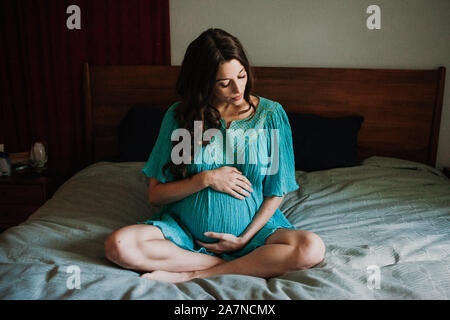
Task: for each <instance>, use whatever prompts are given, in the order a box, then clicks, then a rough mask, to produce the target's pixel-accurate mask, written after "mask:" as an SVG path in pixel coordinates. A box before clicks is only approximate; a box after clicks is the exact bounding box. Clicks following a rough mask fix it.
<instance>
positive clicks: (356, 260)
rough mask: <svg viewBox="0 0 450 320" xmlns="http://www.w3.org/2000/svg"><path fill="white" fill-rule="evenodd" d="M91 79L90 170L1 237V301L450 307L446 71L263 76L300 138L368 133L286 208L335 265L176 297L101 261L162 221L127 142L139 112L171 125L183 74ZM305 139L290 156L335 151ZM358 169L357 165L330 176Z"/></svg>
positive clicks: (92, 70) (206, 286) (197, 283)
mask: <svg viewBox="0 0 450 320" xmlns="http://www.w3.org/2000/svg"><path fill="white" fill-rule="evenodd" d="M84 71H85V81H84V83H85V87H84V98H85V106H86V126H85V127H86V144H87V146H88V148H87V153H86V159H85V161H86V162H85V165H86V166H85V168H84V169H83V170H81V171H80V172H78V173H76V174H75V175H74V176H73V177H71V178H70V179H69V180H68V181H66V182H65V183H64V184H63V185H62V186H61V187H60V188H59V189H58V190H57V191H56V193H55V194H54V196H53V197H52V198H51V199H50V200H49V201H47V202H46V203H45V204H44V205H43V206H42V207H41V208H39V209H38V210H37V211H36V212H35V213H34V214H33V215H31V216H30V217H29V218H28V220H27V221H25V222H23V223H21V224H20V225H18V226H15V227H12V228H10V229H8V230H6V231H5V232H3V233H2V234H0V299H8V300H12V299H151V300H156V299H158V300H159V299H161V300H166V299H175V300H178V299H180V300H190V299H196V300H210V299H211V300H212V299H225V300H228V299H238V300H240V299H257V300H259V299H261V300H262V299H264V300H267V299H268V300H271V299H282V300H285V299H293V300H299V299H449V297H450V232H449V230H450V182H449V179H447V177H445V176H444V175H443V174H442V173H441V172H440V171H439V170H437V169H436V168H435V162H436V151H437V145H438V135H439V125H440V118H441V109H442V101H443V88H444V79H445V68H442V67H441V68H437V69H432V70H400V69H389V70H388V69H349V68H341V69H339V68H279V67H255V68H254V72H255V76H256V86H255V88H254V92H255V93H257V94H258V95H260V96H262V97H266V98H268V99H271V100H274V101H278V102H279V103H280V104H281V105H282V106H283V107H284V109H285V110H286V111H287V112H288V113H289V115H290V117H292V118H290V119H292V122H291V125H292V124H295V123H299V122H298V121H302V120H305V118H297V117H298V116H300V117H302V116H303V115H305V114H307V115H313V116H317V117H321V118H318V121H319V123H320V121H322V120H323V121H325V122H322V124H326V123H327V122H326V121H328V120H329V119H332V118H333V119H343V118H347V119H349V118H351V117H353V119H356V118H357V119H360V122H359V123H360V126H357V127H356V129H353V131H352V133H350V135H351V138H349V139H347V140H346V143H347V142H348V144H349V145H350V148H349V149H348V150H349V151H348V152H346V153H348V154H347V155H346V156H347V158H346V157H344V156H343V155H342V154H341V153H344V151H334V152H335V153H333V154H328V156H329V157H330V159H329V160H330V161H328V163H323V164H320V165H321V167H320V166H319V167H315V168H313V167H309V168H308V169H307V170H306V169H305V168H306V167H301V165H302V164H307V163H308V162H307V161H306V160H307V159H302V160H301V161H299V162H298V163H299V164H298V165H299V167H298V168H297V165H296V171H295V177H296V180H297V183H298V184H299V186H300V189H299V190H297V191H294V192H291V193H289V194H287V195H286V196H285V198H284V200H283V202H282V204H281V206H280V209H281V211H282V212H283V213H284V214H285V216H286V217H287V219H288V220H289V221H290V222H291V223H292V224H293V225H294V226H296V227H297V228H299V229H306V230H310V231H312V232H315V233H317V234H318V235H319V236H321V237H322V239H323V240H324V242H325V244H326V247H327V251H326V255H325V259H324V261H322V262H321V263H320V264H319V265H317V266H315V267H314V268H312V269H308V270H301V271H296V272H291V273H287V274H284V275H282V276H279V277H275V278H271V279H262V278H257V277H250V276H242V275H220V276H213V277H210V278H206V279H194V280H192V281H189V282H186V283H180V284H168V283H160V282H155V281H151V280H147V279H142V278H140V277H139V274H138V273H137V272H134V271H132V270H125V269H122V268H120V267H118V266H116V265H114V264H112V263H111V262H109V261H108V260H107V259H106V258H105V256H104V247H103V243H104V240H105V238H106V237H107V236H108V234H110V233H111V232H112V231H113V230H115V229H118V228H120V227H122V226H125V225H129V224H134V223H136V221H143V220H145V219H147V218H148V217H150V216H151V215H153V214H155V213H156V212H158V210H160V208H158V207H155V206H152V205H150V204H149V202H148V191H147V186H148V181H147V179H146V178H145V177H144V175H143V174H142V173H141V171H140V170H141V169H142V167H143V165H144V162H143V161H137V160H136V159H133V157H128V158H124V157H122V156H123V147H122V145H123V144H121V142H120V141H121V140H120V137H119V132H120V130H119V128H123V119H126V118H127V115H129V114H130V111H131V110H134V108H135V107H136V106H137V105H140V106H141V108H142V106H144V107H143V108H144V109H146V108H153V109H154V111H155V112H156V110H159V113H160V114H161V113H162V112H164V110H166V109H167V108H168V107H169V106H170V105H172V104H173V102H175V101H177V100H178V99H177V96H176V94H175V92H174V88H173V87H174V82H175V79H176V76H177V74H178V72H179V67H176V66H89V65H88V64H85V66H84ZM146 110H147V111H148V110H150V109H146ZM355 117H356V118H355ZM308 119H309V118H308ZM362 119H363V120H362ZM296 121H297V122H296ZM308 121H309V120H308ZM336 123H337V122H336ZM325 127H327V128H328V126H327V125H325ZM339 128H341V129H342V128H344V129H345V128H348V125H346V124H342V123H341V126H339V125H336V127H335V129H336V130H340V129H339ZM157 129H158V128H156V129H155V128H153V130H156V131H157ZM292 129H293V132H294V131H295V134H297V136H298V135H299V134H300V133H301V132H302V131H301V130H303V129H301V128H300V129H299V128H298V126H297V125H292ZM342 130H343V129H342ZM295 134H294V140H295V141H294V144H296V146H294V149H296V148H304V147H305V146H308V148H310V152H311V154H312V153H315V152H325V154H326V152H327V150H329V149H331V148H332V146H328V145H327V143H330V142H327V141H328V140H327V139H325V140H324V139H322V140H316V141H315V142H319V144H320V146H321V148H318V149H317V143H314V144H309V145H308V144H307V142H305V141H303V140H302V142H301V143H300V140H301V139H296V136H295ZM303 134H304V136H305V137H313V138H314V139H318V137H317V136H316V135H313V136H311V135H309V136H308V135H307V134H306V133H305V132H303ZM326 137H327V136H326V135H325V138H326ZM311 139H312V138H311ZM320 141H321V142H320ZM333 144H334V142H333ZM314 146H315V147H316V149H314V148H313V147H314ZM318 150H319V151H318ZM297 151H298V149H296V152H297ZM352 152H353V153H352ZM322 154H323V153H322ZM348 157H350V158H351V157H353V162H352V161H350V162H346V163H336V162H333V160H336V159H338V158H342V159H344V158H345V159H347V160H348ZM345 159H344V160H345ZM327 165H328V166H327ZM302 169H303V170H302Z"/></svg>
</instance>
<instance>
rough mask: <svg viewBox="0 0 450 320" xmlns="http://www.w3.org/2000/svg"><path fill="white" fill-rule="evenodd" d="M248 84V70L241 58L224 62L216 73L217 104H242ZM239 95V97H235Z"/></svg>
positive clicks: (214, 94)
mask: <svg viewBox="0 0 450 320" xmlns="http://www.w3.org/2000/svg"><path fill="white" fill-rule="evenodd" d="M246 84H247V72H246V71H245V68H244V66H243V65H242V64H241V63H240V62H239V60H236V59H233V60H230V61H227V62H224V63H222V64H221V65H220V66H219V70H218V71H217V74H216V82H215V85H214V90H213V101H214V103H215V105H216V106H221V105H224V104H234V105H236V106H238V105H241V104H242V103H243V102H244V101H245V100H244V91H245V86H246ZM236 97H238V98H237V99H235V98H236Z"/></svg>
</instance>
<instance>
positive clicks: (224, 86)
mask: <svg viewBox="0 0 450 320" xmlns="http://www.w3.org/2000/svg"><path fill="white" fill-rule="evenodd" d="M245 77H246V75H245V76H242V77H238V79H244V78H245ZM229 85H230V83H229V82H228V84H227V85H221V87H222V88H226V87H228V86H229Z"/></svg>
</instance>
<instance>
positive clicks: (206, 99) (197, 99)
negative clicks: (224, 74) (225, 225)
mask: <svg viewBox="0 0 450 320" xmlns="http://www.w3.org/2000/svg"><path fill="white" fill-rule="evenodd" d="M233 59H237V60H238V61H239V62H240V63H241V64H242V65H243V66H244V68H245V70H246V72H247V84H246V86H245V91H244V99H245V100H246V101H247V102H248V103H249V105H250V108H253V109H254V110H255V111H256V107H255V106H254V104H253V103H252V102H251V100H250V94H251V90H252V87H253V83H254V76H253V74H252V71H251V68H250V64H249V62H248V59H247V56H246V54H245V52H244V48H243V46H242V44H241V42H240V41H239V40H238V39H237V38H236V37H234V36H232V35H231V34H229V33H228V32H226V31H224V30H222V29H217V28H210V29H208V30H206V31H204V32H203V33H202V34H200V36H198V37H197V38H196V39H195V40H194V41H192V42H191V43H190V44H189V46H188V48H187V50H186V53H185V55H184V58H183V63H182V65H181V70H180V74H179V76H178V79H177V83H176V92H177V94H178V95H179V96H180V97H181V103H180V104H179V105H178V106H177V107H176V108H175V110H174V112H175V118H176V120H177V121H178V124H179V128H185V129H187V130H188V131H189V132H190V134H191V137H194V121H202V123H203V131H204V130H206V129H210V128H216V129H218V128H220V126H221V123H220V118H221V115H220V112H219V111H218V110H217V109H216V108H215V107H214V106H212V105H211V104H210V101H211V100H212V98H213V89H214V86H215V84H216V75H217V71H218V70H219V67H220V65H221V64H222V63H225V62H228V61H230V60H233ZM248 110H249V109H247V110H245V111H241V112H240V113H245V112H248ZM254 114H255V112H253V115H254ZM252 117H253V116H252ZM250 119H251V118H250ZM250 119H248V120H250ZM202 136H203V132H202ZM193 140H194V139H191V155H190V159H191V162H190V163H192V162H193V159H194V143H195V141H193ZM177 143H178V142H176V141H173V142H172V145H173V146H175V145H176V144H177ZM209 143H210V141H203V140H202V146H205V145H207V144H209ZM167 169H169V170H170V172H171V173H172V175H173V176H174V177H175V179H176V180H178V179H184V178H187V177H189V174H188V170H187V164H185V163H181V164H179V165H176V164H174V163H173V162H172V160H170V161H169V162H168V163H166V164H165V165H164V166H163V168H162V171H163V175H164V176H166V174H165V171H166V170H167ZM166 177H167V176H166Z"/></svg>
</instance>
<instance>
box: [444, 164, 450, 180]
mask: <svg viewBox="0 0 450 320" xmlns="http://www.w3.org/2000/svg"><path fill="white" fill-rule="evenodd" d="M442 172H444V174H445V175H446V176H447V178H449V179H450V168H449V167H445V168H444V169H443V170H442Z"/></svg>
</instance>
